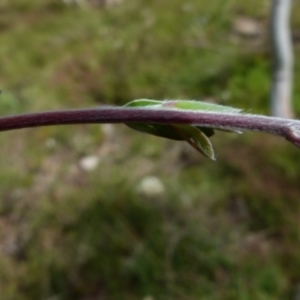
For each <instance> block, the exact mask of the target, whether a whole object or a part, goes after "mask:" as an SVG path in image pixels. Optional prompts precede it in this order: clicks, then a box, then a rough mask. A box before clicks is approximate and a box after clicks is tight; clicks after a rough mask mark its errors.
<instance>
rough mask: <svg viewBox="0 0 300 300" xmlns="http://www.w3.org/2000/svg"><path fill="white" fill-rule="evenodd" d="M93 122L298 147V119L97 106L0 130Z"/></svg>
mask: <svg viewBox="0 0 300 300" xmlns="http://www.w3.org/2000/svg"><path fill="white" fill-rule="evenodd" d="M93 123H94V124H95V123H159V124H197V125H200V126H203V127H213V128H225V129H226V128H228V129H241V130H254V131H262V132H268V133H273V134H277V135H280V136H283V137H284V138H286V139H287V140H288V141H290V142H292V143H293V144H295V145H296V146H298V147H300V121H298V120H292V119H283V118H276V117H267V116H262V115H252V114H244V115H243V114H233V113H212V112H206V111H192V110H180V109H154V108H151V109H149V108H125V107H99V108H90V109H78V110H62V111H48V112H40V113H29V114H22V115H15V116H7V117H2V118H0V131H5V130H13V129H21V128H28V127H39V126H51V125H65V124H93Z"/></svg>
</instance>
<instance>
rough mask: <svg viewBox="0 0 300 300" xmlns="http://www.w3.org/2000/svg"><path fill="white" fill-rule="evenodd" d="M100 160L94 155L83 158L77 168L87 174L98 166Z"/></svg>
mask: <svg viewBox="0 0 300 300" xmlns="http://www.w3.org/2000/svg"><path fill="white" fill-rule="evenodd" d="M99 162H100V159H99V157H98V156H96V155H90V156H86V157H83V158H81V159H80V160H79V166H80V167H81V168H82V169H83V170H84V171H87V172H90V171H93V170H95V169H96V168H97V166H98V165H99Z"/></svg>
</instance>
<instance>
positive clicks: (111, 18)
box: [0, 0, 300, 300]
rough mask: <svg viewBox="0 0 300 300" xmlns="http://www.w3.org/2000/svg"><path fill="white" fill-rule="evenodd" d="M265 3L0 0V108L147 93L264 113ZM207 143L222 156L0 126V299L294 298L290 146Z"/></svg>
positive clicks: (297, 244)
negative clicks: (211, 157)
mask: <svg viewBox="0 0 300 300" xmlns="http://www.w3.org/2000/svg"><path fill="white" fill-rule="evenodd" d="M270 5H271V1H270V0H268V1H267V0H251V1H247V0H227V1H224V0H202V1H183V0H164V1H161V0H148V1H142V0H64V1H62V0H36V1H27V0H13V1H10V0H2V1H1V3H0V86H1V89H2V90H3V92H2V94H1V96H0V113H1V115H9V114H16V113H23V112H33V111H42V110H48V109H55V110H58V109H64V108H82V107H92V106H98V105H105V104H109V105H122V104H125V103H126V102H128V101H131V100H133V99H138V98H150V99H198V100H208V101H212V102H216V103H220V104H224V105H231V106H236V107H239V108H243V109H244V110H245V111H246V112H253V113H262V114H267V113H268V111H269V95H270V85H271V54H270V53H271V51H270V46H269V45H270V41H269V35H268V22H269V18H270ZM299 15H300V5H299V2H298V1H294V6H293V16H292V20H291V23H292V30H293V41H294V49H295V56H296V65H295V82H299V80H300V63H299V61H298V60H297V55H298V54H299V53H300V17H299ZM293 105H294V112H295V115H296V116H299V114H300V85H297V84H296V85H295V88H294V94H293ZM212 142H213V143H214V146H215V150H216V153H217V162H212V161H209V160H208V159H206V158H204V157H203V156H201V155H200V154H198V153H197V152H196V151H194V150H193V149H192V148H190V147H189V146H188V145H186V144H185V143H181V142H174V141H167V140H164V139H160V138H157V137H154V136H150V135H149V136H148V135H143V134H141V133H138V132H134V131H131V130H130V129H129V128H127V127H125V126H124V125H110V124H108V125H103V126H100V125H78V126H54V127H44V128H36V129H26V130H18V131H11V132H3V133H1V134H0V144H1V149H0V295H1V299H4V300H27V299H28V300H29V299H42V300H66V299H79V300H98V299H101V300H102V299H103V300H106V299H113V300H114V299H133V300H135V299H141V300H156V299H186V300H193V299H264V300H265V299H299V297H300V292H299V291H300V201H299V200H300V182H299V178H300V168H299V158H300V152H299V149H297V148H296V147H295V146H293V145H292V144H290V143H288V142H286V141H285V140H283V139H282V138H279V137H275V136H271V135H266V134H261V133H245V134H243V135H234V134H230V133H228V134H227V133H224V134H216V136H214V137H213V138H212ZM297 297H298V298H297Z"/></svg>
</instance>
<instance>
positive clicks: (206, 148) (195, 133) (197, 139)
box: [172, 125, 216, 160]
mask: <svg viewBox="0 0 300 300" xmlns="http://www.w3.org/2000/svg"><path fill="white" fill-rule="evenodd" d="M172 126H173V127H174V128H176V129H177V130H178V132H179V134H180V135H181V136H182V137H183V138H184V139H185V140H186V141H187V142H188V143H189V144H190V145H191V146H192V147H193V148H194V149H196V150H197V151H199V152H200V153H202V154H203V155H204V156H206V157H208V158H210V159H212V160H216V157H215V153H214V149H213V146H212V144H211V142H210V140H209V138H208V137H207V136H206V135H205V134H204V133H203V132H202V131H201V130H199V129H198V128H197V127H196V126H187V125H172Z"/></svg>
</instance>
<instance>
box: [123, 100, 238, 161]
mask: <svg viewBox="0 0 300 300" xmlns="http://www.w3.org/2000/svg"><path fill="white" fill-rule="evenodd" d="M125 106H127V107H133V108H139V107H143V108H147V109H176V110H194V111H197V110H198V111H199V110H200V111H206V112H213V113H224V112H225V113H233V114H238V113H241V110H240V109H238V108H233V107H229V106H223V105H218V104H214V103H209V102H202V101H193V100H168V101H158V100H151V99H138V100H134V101H131V102H129V103H127V104H126V105H125ZM126 125H127V126H129V127H130V128H132V129H135V130H137V131H140V132H144V133H149V134H152V135H155V136H159V137H163V138H168V139H172V140H176V141H186V142H188V143H189V144H190V145H191V146H192V147H193V148H195V149H196V150H197V151H199V152H200V153H202V154H203V155H205V156H206V157H209V158H210V159H212V160H215V154H214V150H213V147H212V144H211V142H210V140H209V137H211V136H212V135H213V134H214V130H215V129H217V130H221V131H229V132H239V131H237V130H234V129H232V128H215V127H202V126H200V125H199V126H198V125H197V124H194V125H180V124H156V123H155V124H154V123H153V124H152V123H126Z"/></svg>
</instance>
